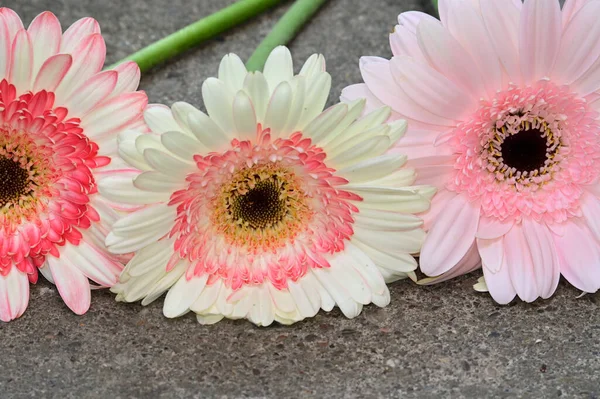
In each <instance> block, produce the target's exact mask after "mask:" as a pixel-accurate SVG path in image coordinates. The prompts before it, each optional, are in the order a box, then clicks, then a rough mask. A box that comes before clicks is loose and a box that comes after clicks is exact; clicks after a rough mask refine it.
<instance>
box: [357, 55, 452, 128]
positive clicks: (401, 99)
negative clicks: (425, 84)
mask: <svg viewBox="0 0 600 399" xmlns="http://www.w3.org/2000/svg"><path fill="white" fill-rule="evenodd" d="M389 63H390V62H389V61H388V60H386V59H383V58H378V57H362V58H361V59H360V71H361V74H362V77H363V80H364V81H365V83H366V84H367V87H368V88H369V90H370V91H371V92H372V93H373V94H374V95H375V96H376V97H377V98H378V99H379V100H380V101H381V102H382V103H384V104H385V105H387V106H389V107H391V108H392V109H393V110H394V111H397V112H398V113H400V114H402V115H406V116H408V117H409V118H413V119H417V120H420V121H422V122H425V123H431V124H438V125H445V126H455V125H456V123H455V122H454V121H452V120H449V119H446V118H442V117H440V116H438V115H435V114H433V113H431V112H430V111H429V110H427V109H425V108H423V107H421V106H420V105H418V104H417V103H415V102H414V101H413V100H412V99H411V98H410V97H408V96H407V95H406V93H405V92H404V90H402V88H401V87H400V86H398V85H397V84H396V82H395V80H394V78H393V76H392V73H391V71H390V65H389Z"/></svg>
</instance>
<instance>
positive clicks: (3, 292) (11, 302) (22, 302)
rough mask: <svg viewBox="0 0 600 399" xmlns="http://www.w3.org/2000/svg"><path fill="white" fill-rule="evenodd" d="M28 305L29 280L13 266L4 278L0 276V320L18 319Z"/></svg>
mask: <svg viewBox="0 0 600 399" xmlns="http://www.w3.org/2000/svg"><path fill="white" fill-rule="evenodd" d="M28 303H29V279H28V278H27V274H25V273H23V272H22V271H20V270H19V269H17V268H16V267H15V266H14V265H13V266H12V267H11V269H10V271H9V272H8V274H7V275H6V276H2V275H0V320H2V321H5V322H8V321H11V320H14V319H16V318H18V317H20V316H21V315H22V314H23V313H24V312H25V309H27V305H28Z"/></svg>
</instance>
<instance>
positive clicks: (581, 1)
mask: <svg viewBox="0 0 600 399" xmlns="http://www.w3.org/2000/svg"><path fill="white" fill-rule="evenodd" d="M591 1H593V0H566V1H565V5H564V6H563V8H562V23H563V29H564V28H566V27H567V25H568V24H569V23H570V22H571V20H572V19H573V17H574V16H575V15H576V14H577V13H578V12H579V11H580V10H581V9H582V8H583V6H585V5H586V4H588V3H590V2H591Z"/></svg>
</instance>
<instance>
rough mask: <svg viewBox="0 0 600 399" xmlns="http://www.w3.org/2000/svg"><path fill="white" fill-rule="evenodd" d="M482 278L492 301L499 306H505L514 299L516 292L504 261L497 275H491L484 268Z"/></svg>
mask: <svg viewBox="0 0 600 399" xmlns="http://www.w3.org/2000/svg"><path fill="white" fill-rule="evenodd" d="M483 276H484V277H485V283H486V285H487V287H488V289H489V291H490V295H491V296H492V298H494V301H496V302H498V303H499V304H500V305H507V304H509V303H511V302H512V300H513V299H515V296H516V295H517V292H516V291H515V288H514V286H513V283H512V281H511V278H510V274H509V271H508V266H507V265H506V261H505V262H504V264H503V265H502V267H501V268H500V270H499V271H498V272H497V273H493V272H492V271H491V270H490V269H488V268H487V267H484V268H483Z"/></svg>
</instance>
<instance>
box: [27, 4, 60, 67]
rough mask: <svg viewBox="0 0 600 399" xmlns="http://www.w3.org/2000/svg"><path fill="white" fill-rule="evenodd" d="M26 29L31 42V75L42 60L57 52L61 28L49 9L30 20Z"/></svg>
mask: <svg viewBox="0 0 600 399" xmlns="http://www.w3.org/2000/svg"><path fill="white" fill-rule="evenodd" d="M27 31H28V32H29V37H30V38H31V42H32V43H33V75H34V76H35V75H37V73H38V71H39V70H40V68H41V67H42V65H43V64H44V62H46V60H47V59H48V58H50V57H51V56H53V55H55V54H56V53H58V50H59V49H60V41H61V39H62V28H61V27H60V22H59V21H58V18H56V16H55V15H54V14H52V13H51V12H50V11H46V12H43V13H41V14H40V15H38V16H37V17H35V18H34V20H33V21H31V24H30V25H29V28H27Z"/></svg>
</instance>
